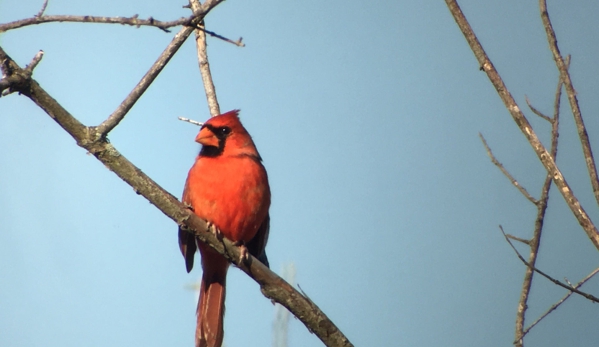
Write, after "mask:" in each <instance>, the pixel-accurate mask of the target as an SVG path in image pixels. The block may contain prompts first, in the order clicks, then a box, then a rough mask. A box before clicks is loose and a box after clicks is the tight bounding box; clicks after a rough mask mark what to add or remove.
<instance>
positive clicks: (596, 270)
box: [522, 268, 599, 337]
mask: <svg viewBox="0 0 599 347" xmlns="http://www.w3.org/2000/svg"><path fill="white" fill-rule="evenodd" d="M597 273H599V268H596V269H595V270H593V272H591V273H590V274H588V275H587V276H586V277H585V278H583V279H582V280H581V281H580V282H578V283H577V284H576V285H575V286H574V288H575V289H578V288H580V287H582V285H583V284H585V283H586V282H587V281H588V280H590V279H591V278H593V276H595V275H596V274H597ZM572 294H573V292H569V293H568V294H566V295H564V297H563V298H561V299H560V300H559V301H558V302H556V303H555V304H553V305H551V307H550V308H549V309H548V310H547V311H545V313H543V314H542V315H541V316H540V317H539V318H537V320H535V321H534V322H533V323H532V324H531V325H530V326H529V327H528V328H526V330H524V331H523V332H522V337H524V335H526V334H528V332H529V331H530V329H532V328H534V326H535V325H537V324H539V322H540V321H542V320H543V318H545V317H547V316H548V315H549V314H550V313H551V312H553V311H555V310H556V309H557V308H558V307H559V306H560V305H561V304H563V303H564V302H565V301H566V300H568V298H569V297H570V296H572Z"/></svg>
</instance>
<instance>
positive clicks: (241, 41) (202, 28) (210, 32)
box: [195, 25, 245, 47]
mask: <svg viewBox="0 0 599 347" xmlns="http://www.w3.org/2000/svg"><path fill="white" fill-rule="evenodd" d="M195 28H196V29H197V30H202V31H203V32H205V33H206V34H208V35H210V36H212V37H214V38H217V39H220V40H222V41H225V42H228V43H232V44H234V45H235V46H237V47H245V43H243V37H240V38H239V39H238V40H237V41H233V40H231V39H229V38H227V37H224V36H222V35H220V34H217V33H215V32H214V31H210V30H207V29H206V28H205V27H204V26H200V25H198V26H196V27H195Z"/></svg>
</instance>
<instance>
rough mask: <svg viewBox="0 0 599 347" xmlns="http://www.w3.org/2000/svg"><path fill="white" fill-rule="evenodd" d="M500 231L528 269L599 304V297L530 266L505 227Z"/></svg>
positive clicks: (500, 227)
mask: <svg viewBox="0 0 599 347" xmlns="http://www.w3.org/2000/svg"><path fill="white" fill-rule="evenodd" d="M499 229H501V232H502V233H503V236H504V237H505V240H506V241H507V242H508V243H509V244H510V246H511V247H512V249H513V250H514V252H516V256H518V259H520V261H522V262H523V263H524V265H526V266H528V267H530V268H532V270H534V271H535V272H536V273H538V274H539V275H541V276H543V277H545V278H546V279H548V280H549V281H551V282H553V283H555V284H557V285H558V286H560V287H562V288H565V289H567V290H569V291H570V292H572V293H576V294H578V295H580V296H582V297H584V298H586V299H588V300H590V301H592V302H596V303H599V298H598V297H596V296H594V295H591V294H588V293H585V292H581V291H580V290H578V289H576V288H574V286H571V285H568V284H565V283H562V282H561V281H558V280H556V279H555V278H553V277H551V276H549V275H547V274H546V273H544V272H543V271H541V270H539V269H537V268H536V267H534V266H532V265H530V264H529V263H528V262H527V261H526V260H525V259H524V257H523V256H522V255H521V254H520V252H518V250H517V249H516V247H514V245H513V244H512V241H510V239H509V238H508V237H507V235H506V234H505V232H504V231H503V227H502V226H501V225H500V226H499Z"/></svg>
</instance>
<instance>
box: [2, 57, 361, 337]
mask: <svg viewBox="0 0 599 347" xmlns="http://www.w3.org/2000/svg"><path fill="white" fill-rule="evenodd" d="M2 61H5V64H6V65H9V66H10V67H11V68H12V69H13V72H12V73H18V72H20V71H23V70H22V69H20V68H19V67H18V66H17V64H16V63H14V61H12V60H11V59H10V57H8V55H6V54H5V53H4V51H3V50H2V49H1V48H0V62H2ZM8 77H10V76H8ZM12 87H13V86H11V88H12ZM19 91H20V92H21V93H22V94H24V95H26V96H28V97H29V98H30V99H31V100H32V101H33V102H35V103H36V104H37V105H38V106H40V107H41V108H42V109H43V110H44V111H45V112H46V113H47V114H48V115H49V116H50V117H52V119H54V120H55V121H56V122H57V123H58V124H59V125H60V126H61V127H62V128H63V129H65V130H66V131H67V132H68V133H69V134H70V135H71V136H72V137H73V138H74V139H75V140H76V141H77V144H78V145H79V146H81V147H83V148H85V149H86V150H87V151H88V152H89V153H91V154H93V155H94V156H95V157H96V158H97V159H98V160H100V161H101V162H102V163H104V165H106V167H107V168H108V169H109V170H111V171H113V172H114V173H115V174H116V175H117V176H119V177H120V178H121V179H123V180H124V181H125V182H127V183H128V184H129V185H130V186H131V187H132V188H133V190H134V191H135V192H136V193H137V194H139V195H142V196H143V197H145V198H146V199H147V200H148V201H150V203H152V204H153V205H155V206H156V207H157V208H158V209H159V210H160V211H162V212H163V213H164V214H165V215H167V216H168V217H169V218H171V219H172V220H173V221H175V222H176V223H177V224H179V225H185V226H187V227H188V228H189V229H192V230H194V231H195V235H196V236H197V237H198V238H199V239H200V240H202V241H203V242H205V243H206V244H208V245H209V246H210V247H212V248H214V249H215V250H216V251H217V252H219V253H220V254H222V255H224V256H225V257H226V258H227V259H229V261H233V260H236V259H239V248H238V247H236V246H234V245H233V243H232V242H230V241H228V240H226V239H224V240H218V239H217V238H216V237H215V236H214V235H213V234H212V233H210V232H208V230H207V228H206V227H207V225H206V222H205V221H203V220H202V219H200V218H199V217H198V216H196V215H195V214H194V213H192V212H191V211H190V210H189V209H188V208H187V207H186V206H184V205H183V204H182V203H181V202H179V201H178V200H177V198H175V197H174V196H173V195H171V194H170V193H168V192H167V191H165V190H164V189H163V188H162V187H160V186H159V185H158V184H157V183H156V182H154V181H153V180H152V179H151V178H149V177H148V176H147V175H145V174H144V173H143V172H142V171H141V170H140V169H138V168H137V167H136V166H135V165H133V164H132V163H131V162H130V161H128V160H127V159H126V158H125V157H124V156H123V155H121V154H120V153H119V152H118V151H117V150H116V148H114V147H113V146H112V145H111V144H110V143H109V142H108V141H107V140H106V138H104V137H101V136H98V134H97V129H96V128H94V127H86V126H84V125H83V124H81V123H80V122H79V121H78V120H77V119H75V118H74V117H73V116H72V115H71V114H69V113H68V111H66V110H65V109H64V108H63V107H62V106H61V105H60V104H58V102H57V101H56V100H54V99H53V98H52V97H51V96H50V95H48V93H46V91H45V90H44V89H42V87H40V86H39V84H38V83H37V82H36V81H35V80H32V79H30V80H29V83H28V84H27V85H26V87H23V88H22V89H19ZM238 266H239V268H240V269H241V270H242V271H244V272H245V273H247V274H248V276H250V277H251V278H253V279H254V280H255V281H256V282H258V284H260V289H261V291H262V293H263V294H264V295H265V296H266V297H268V298H270V299H272V300H274V301H276V302H278V303H280V304H281V305H283V306H285V307H286V308H287V309H288V310H289V311H291V312H292V313H293V314H294V315H295V316H296V317H297V318H298V319H300V320H301V321H302V322H303V323H304V324H305V325H306V327H307V328H308V329H309V330H310V331H311V332H313V333H314V334H316V335H317V336H318V337H319V338H320V339H321V340H322V341H323V342H324V344H325V345H326V346H330V347H333V346H343V347H350V346H353V345H352V344H351V342H349V340H348V339H347V338H346V337H345V336H344V335H343V333H342V332H341V331H340V330H339V329H338V328H337V327H336V326H335V324H334V323H333V322H332V321H331V320H329V319H328V317H327V316H326V315H325V314H324V313H323V312H322V311H320V309H319V308H318V307H317V306H316V305H314V303H313V302H312V301H311V300H310V299H309V298H307V297H305V296H304V295H302V294H300V293H299V292H298V291H297V290H295V289H294V288H293V287H292V286H291V285H289V284H288V283H287V282H285V281H284V280H283V279H282V278H280V277H279V276H277V275H276V274H275V273H273V272H272V271H270V269H268V268H267V267H265V266H264V265H263V264H262V263H260V262H259V261H256V260H255V258H253V257H250V260H249V261H248V263H247V264H243V263H242V264H238Z"/></svg>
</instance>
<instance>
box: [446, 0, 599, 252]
mask: <svg viewBox="0 0 599 347" xmlns="http://www.w3.org/2000/svg"><path fill="white" fill-rule="evenodd" d="M445 2H446V3H447V7H448V8H449V11H450V12H451V14H452V15H453V17H454V19H455V21H456V23H457V25H458V27H459V28H460V29H461V31H462V33H463V34H464V37H465V38H466V41H467V42H468V44H469V45H470V48H471V49H472V52H473V53H474V56H475V57H476V59H477V60H478V63H479V64H480V67H481V69H482V70H484V71H485V73H486V74H487V76H488V77H489V80H490V81H491V84H493V86H494V87H495V90H496V91H497V94H499V97H500V98H501V100H502V101H503V103H504V105H505V107H506V108H507V109H508V111H509V112H510V115H511V116H512V118H513V119H514V121H515V122H516V124H517V125H518V127H519V128H520V130H521V131H522V133H523V134H524V136H525V137H526V139H527V140H528V142H529V143H530V145H531V146H532V148H533V150H534V151H535V153H536V154H537V157H538V158H539V160H540V161H541V163H542V164H543V166H544V167H545V169H546V170H547V173H548V174H549V175H550V176H551V177H552V179H553V182H554V183H555V185H556V186H557V188H558V189H559V191H560V193H561V194H562V196H563V197H564V200H565V201H566V203H567V204H568V207H569V208H570V210H571V211H572V213H573V214H574V216H575V217H576V219H577V220H578V223H579V224H580V226H581V227H582V228H583V229H584V231H585V233H586V234H587V237H588V238H589V239H590V241H591V242H592V243H593V245H594V246H595V248H597V249H598V250H599V231H598V230H597V228H596V227H595V225H594V224H593V222H592V221H591V219H590V218H589V215H588V214H587V213H586V211H585V210H584V209H583V207H582V206H581V204H580V202H579V201H578V199H577V198H576V196H575V195H574V193H573V192H572V189H571V188H570V186H569V185H568V183H567V182H566V179H565V178H564V175H563V174H562V173H561V171H560V170H559V168H558V167H557V165H556V164H555V161H554V160H553V158H552V157H551V154H550V153H549V152H548V151H547V149H546V148H545V147H544V146H543V144H542V143H541V141H540V140H539V138H538V137H537V135H536V134H535V132H534V130H533V129H532V127H531V125H530V123H529V122H528V120H527V119H526V117H525V116H524V114H523V113H522V111H521V110H520V108H519V107H518V105H517V104H516V101H515V100H514V98H513V97H512V95H511V93H510V92H509V90H508V89H507V87H506V85H505V83H504V82H503V80H502V79H501V76H500V75H499V73H498V72H497V70H496V69H495V67H494V66H493V63H492V62H491V60H490V59H489V57H488V56H487V54H486V53H485V51H484V49H483V47H482V46H481V44H480V42H479V41H478V39H477V38H476V35H475V34H474V32H473V31H472V28H471V27H470V24H469V23H468V21H467V20H466V17H465V16H464V14H463V13H462V10H461V9H460V7H459V5H458V3H457V1H456V0H445ZM565 83H566V82H565Z"/></svg>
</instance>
